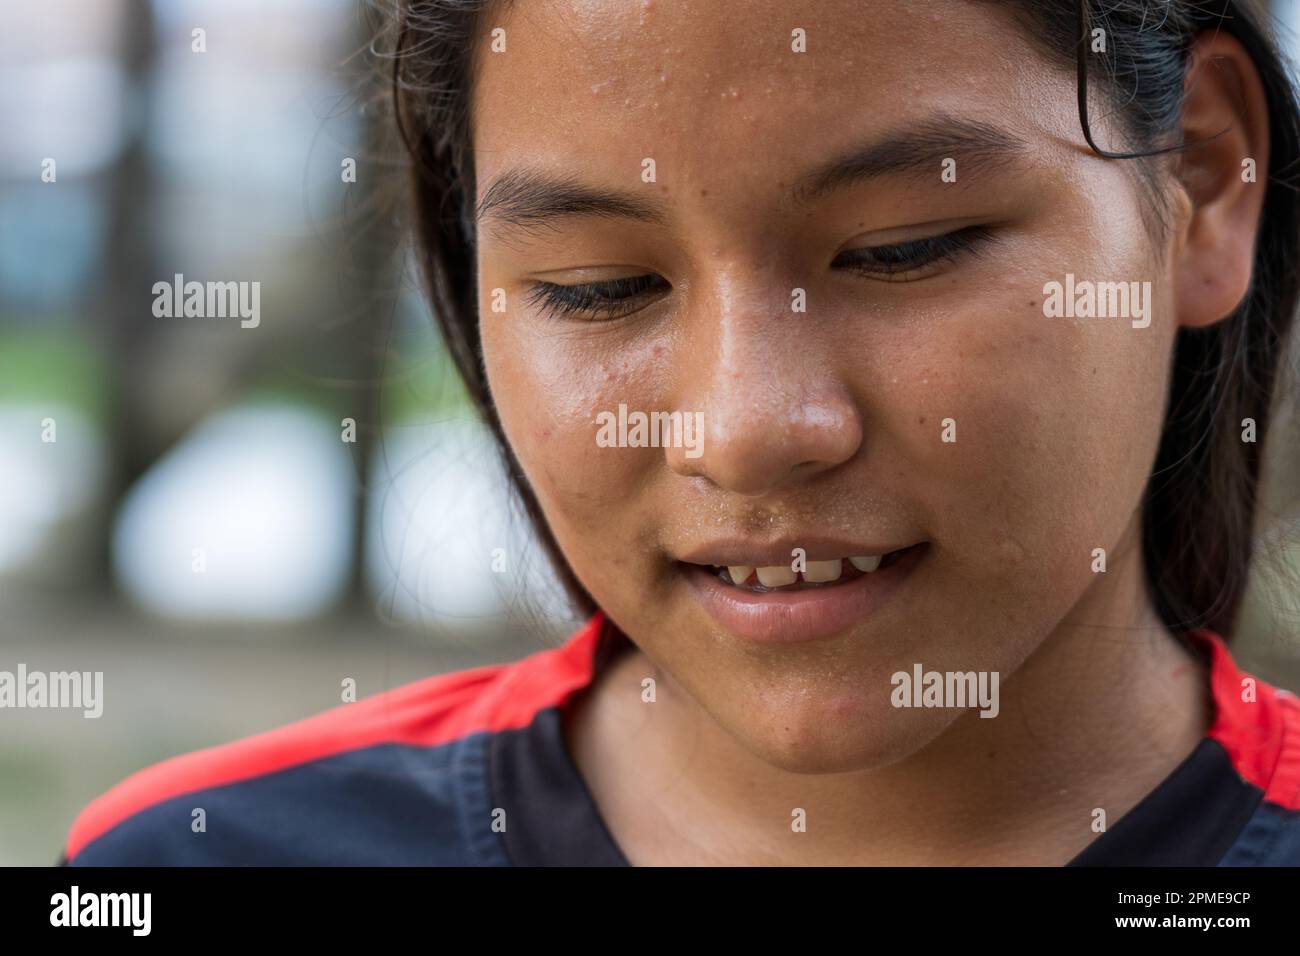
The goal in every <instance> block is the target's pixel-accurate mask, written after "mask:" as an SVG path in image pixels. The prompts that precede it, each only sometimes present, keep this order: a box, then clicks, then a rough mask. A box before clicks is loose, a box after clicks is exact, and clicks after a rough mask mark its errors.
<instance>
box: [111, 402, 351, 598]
mask: <svg viewBox="0 0 1300 956" xmlns="http://www.w3.org/2000/svg"><path fill="white" fill-rule="evenodd" d="M355 492H356V480H355V475H354V470H353V466H352V463H351V462H350V461H349V457H348V453H347V451H346V446H345V445H344V443H343V442H342V440H341V438H340V430H339V429H337V428H335V427H333V425H332V423H331V422H330V421H328V420H326V419H325V418H323V417H322V416H320V415H319V414H317V413H315V412H313V411H310V410H307V409H301V408H295V407H292V406H277V405H254V406H246V407H241V408H237V409H234V410H232V411H228V412H224V413H220V414H218V415H216V416H214V417H212V418H210V419H208V420H207V421H205V422H204V423H202V424H201V425H200V426H199V427H198V428H196V429H195V430H194V431H193V432H192V433H191V434H190V435H189V436H188V437H186V438H185V439H184V440H183V441H182V442H181V443H180V444H178V445H177V446H176V448H174V449H172V450H171V451H170V452H168V453H167V454H166V455H165V456H163V457H162V458H161V459H160V460H159V461H158V462H157V463H156V464H155V465H154V466H153V467H152V468H151V469H150V470H149V471H148V472H146V473H145V475H144V476H143V477H142V478H141V479H140V481H139V482H137V483H136V485H135V486H134V487H133V488H132V489H131V490H130V491H129V492H128V493H127V495H126V497H125V499H124V501H123V504H122V508H121V510H120V512H119V513H118V519H117V524H116V527H115V529H114V533H113V542H112V551H113V565H114V570H115V572H116V575H117V577H118V579H119V581H120V583H121V586H122V588H123V590H124V591H125V592H126V593H127V594H129V595H130V596H131V597H132V598H133V599H134V600H135V601H136V602H138V603H139V604H140V605H142V606H143V607H145V608H146V609H148V610H150V611H153V612H155V613H158V614H162V615H165V616H168V617H174V618H185V619H193V620H199V619H202V620H238V621H291V620H295V619H301V618H307V617H312V616H315V615H318V614H321V613H323V612H324V611H326V610H328V609H329V607H330V605H331V604H333V603H334V602H335V601H336V600H337V599H338V598H339V597H340V596H341V595H342V593H343V592H344V590H345V588H346V587H347V584H348V580H349V574H350V570H351V546H352V540H353V522H354V516H355V508H356V494H355Z"/></svg>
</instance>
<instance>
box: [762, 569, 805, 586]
mask: <svg viewBox="0 0 1300 956" xmlns="http://www.w3.org/2000/svg"><path fill="white" fill-rule="evenodd" d="M797 577H798V574H797V573H796V572H795V571H793V570H792V569H791V568H790V567H789V566H788V565H784V564H782V565H778V566H777V567H775V568H759V569H758V583H759V584H761V585H763V587H765V588H779V587H784V586H785V585H787V584H794V581H795V578H797Z"/></svg>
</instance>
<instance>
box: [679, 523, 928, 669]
mask: <svg viewBox="0 0 1300 956" xmlns="http://www.w3.org/2000/svg"><path fill="white" fill-rule="evenodd" d="M929 551H930V548H929V544H928V543H925V542H922V543H921V544H917V545H913V546H912V548H911V549H910V550H909V551H908V552H907V553H906V554H904V555H903V556H902V557H901V558H899V559H898V560H897V561H895V562H894V563H893V564H891V565H890V566H889V567H887V568H881V569H879V570H877V571H872V572H871V573H870V574H864V575H862V576H861V577H858V578H855V579H854V580H852V581H849V582H847V583H845V584H839V585H833V586H831V587H820V588H807V589H802V590H797V591H767V592H756V591H746V590H743V589H741V588H738V587H734V586H732V585H730V584H725V583H723V581H721V580H720V579H719V578H718V576H717V574H715V573H713V572H711V571H709V569H708V568H705V567H701V566H700V565H689V564H688V565H683V568H684V573H685V574H686V578H687V580H688V581H689V582H690V585H691V588H692V590H693V591H694V592H695V595H696V597H697V598H698V599H699V601H700V604H702V605H703V606H704V609H705V610H706V611H707V612H708V613H709V614H710V616H712V617H713V619H714V620H715V621H717V622H718V623H719V624H721V625H722V626H723V628H725V629H726V630H727V631H729V632H731V633H732V634H735V635H737V636H738V637H743V638H747V639H749V640H752V641H758V642H761V643H765V644H793V643H798V642H802V641H815V640H818V639H820V638H825V637H831V636H833V635H835V634H838V633H840V632H841V631H844V630H846V629H848V628H850V627H852V626H853V625H855V624H860V623H861V622H862V621H864V620H866V619H867V618H868V617H870V616H871V615H872V614H874V613H875V612H876V611H877V610H879V609H880V608H881V607H882V606H883V605H884V604H885V602H887V601H888V600H889V599H890V598H892V597H893V596H894V593H895V592H896V591H898V589H899V588H900V587H901V586H902V584H903V582H904V581H906V580H907V579H908V578H909V577H910V576H911V574H912V571H913V570H914V569H915V568H916V566H917V565H918V564H920V563H921V562H922V561H923V560H924V559H925V557H926V556H927V555H928V554H929Z"/></svg>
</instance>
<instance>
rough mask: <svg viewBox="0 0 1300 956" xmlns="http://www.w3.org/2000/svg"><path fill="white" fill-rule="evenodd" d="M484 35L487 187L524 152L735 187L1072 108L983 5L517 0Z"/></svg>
mask: <svg viewBox="0 0 1300 956" xmlns="http://www.w3.org/2000/svg"><path fill="white" fill-rule="evenodd" d="M498 27H499V28H502V29H503V30H504V31H505V39H506V46H505V50H504V51H503V52H495V53H494V52H489V47H488V46H487V45H486V44H487V43H488V42H489V37H490V34H491V31H492V30H493V29H494V28H498ZM796 31H801V33H799V34H796ZM800 39H802V42H803V44H804V49H805V52H796V46H795V44H796V43H797V42H798V41H799V40H800ZM479 42H480V43H483V44H485V45H484V46H483V47H481V49H482V51H483V52H482V55H481V56H480V57H479V63H478V68H477V74H476V83H475V91H474V98H473V103H472V110H473V128H474V153H475V170H476V181H477V188H478V191H479V195H480V196H481V195H482V192H483V190H484V186H485V183H487V182H489V181H490V180H491V179H492V178H493V177H494V175H496V174H498V173H500V172H501V171H503V170H505V169H507V168H510V167H513V166H517V165H518V164H519V163H520V162H521V161H523V162H527V164H528V165H529V166H530V167H532V168H535V169H540V170H549V171H552V172H555V173H563V174H566V175H571V176H576V177H578V178H582V179H590V180H600V181H604V182H609V183H616V182H621V183H624V184H626V183H627V182H629V181H630V180H634V179H636V178H638V177H640V175H641V173H642V168H643V167H642V163H643V161H644V160H645V159H647V158H650V159H654V161H655V165H656V176H657V178H658V180H659V181H661V182H672V183H676V184H679V185H687V184H689V185H691V186H692V187H696V186H698V187H699V188H701V189H710V190H712V189H718V190H722V191H727V190H728V187H730V190H731V192H732V193H733V194H734V195H743V194H744V193H745V192H746V190H747V189H754V188H758V186H759V184H760V183H761V184H762V187H763V188H764V189H765V190H767V189H770V188H771V187H772V186H773V185H775V184H777V183H778V182H781V183H782V184H784V182H787V181H788V178H789V177H791V176H793V175H794V174H796V173H797V172H798V171H799V170H801V169H804V168H806V167H807V166H808V165H809V164H810V163H812V162H815V161H816V159H818V158H820V157H822V156H824V155H825V154H826V153H827V152H828V151H833V150H834V149H836V148H837V147H840V146H846V145H848V144H850V143H851V142H853V141H855V140H861V139H862V138H863V137H864V136H869V135H870V134H872V133H876V132H884V131H893V130H896V129H898V128H899V127H901V126H905V125H906V124H907V123H909V122H912V121H921V122H924V120H925V119H926V118H927V117H928V116H934V115H944V114H946V115H955V116H963V117H967V118H970V119H973V120H977V121H985V122H989V123H996V124H999V125H1001V126H1004V127H1006V128H1008V129H1010V130H1012V131H1014V132H1016V133H1018V134H1021V135H1022V136H1024V135H1025V134H1028V135H1027V136H1025V138H1027V139H1032V138H1034V137H1035V135H1037V136H1038V137H1041V136H1042V135H1043V134H1044V133H1047V134H1049V135H1052V136H1059V137H1066V136H1069V135H1070V129H1069V122H1070V121H1071V120H1072V119H1073V118H1074V116H1075V114H1074V112H1073V109H1074V107H1073V85H1072V80H1071V79H1070V77H1069V75H1068V73H1067V72H1066V71H1061V70H1054V69H1051V68H1050V67H1049V65H1048V64H1046V63H1045V62H1044V61H1043V60H1042V59H1041V57H1040V55H1039V54H1037V52H1036V51H1035V50H1034V48H1033V47H1031V45H1030V44H1029V43H1028V42H1027V41H1026V40H1025V39H1024V38H1023V37H1022V36H1021V35H1020V33H1019V31H1018V28H1017V26H1016V20H1015V18H1014V10H1013V9H1009V7H1008V5H1007V4H1003V3H993V2H986V0H883V2H871V0H706V2H701V0H545V2H541V0H511V2H510V3H509V4H505V5H497V6H496V7H495V8H493V9H492V10H491V11H490V12H489V13H488V15H487V16H486V19H485V20H484V22H483V23H482V25H481V34H480V41H479Z"/></svg>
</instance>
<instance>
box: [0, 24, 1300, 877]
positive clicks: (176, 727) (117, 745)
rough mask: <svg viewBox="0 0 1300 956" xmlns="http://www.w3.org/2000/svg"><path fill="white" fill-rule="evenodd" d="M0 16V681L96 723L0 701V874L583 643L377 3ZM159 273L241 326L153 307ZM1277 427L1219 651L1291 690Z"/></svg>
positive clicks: (1285, 479) (1285, 458)
mask: <svg viewBox="0 0 1300 956" xmlns="http://www.w3.org/2000/svg"><path fill="white" fill-rule="evenodd" d="M1295 8H1296V3H1295V0H1284V2H1281V3H1276V4H1274V9H1275V11H1276V13H1277V15H1278V17H1279V19H1280V20H1281V21H1282V22H1283V23H1284V24H1285V25H1287V26H1289V28H1290V30H1291V31H1294V29H1295V28H1296V27H1297V26H1300V15H1298V12H1297V10H1296V9H1295ZM0 10H2V12H0V670H7V671H16V669H17V668H18V665H19V664H20V663H21V664H25V665H26V667H27V669H28V670H29V671H47V672H48V671H59V670H77V671H102V672H103V673H104V712H103V716H102V717H100V718H98V719H93V720H88V719H85V718H84V717H83V716H82V714H81V711H79V710H57V709H44V710H13V709H9V710H0V865H14V864H34V865H45V864H50V863H53V862H54V861H55V860H56V859H57V857H58V855H59V850H60V848H61V845H62V841H63V838H64V836H65V834H66V831H67V828H68V826H69V824H70V823H71V821H72V819H73V818H74V816H75V815H76V813H77V812H78V811H79V810H80V809H81V808H82V807H83V806H84V805H85V804H86V803H87V802H88V801H90V800H91V799H93V798H94V797H95V796H97V795H98V794H100V793H102V792H103V791H104V790H106V789H107V788H108V787H110V786H111V785H113V784H114V783H116V782H117V781H119V780H121V779H122V778H123V777H125V776H127V775H128V774H130V773H131V772H133V771H135V770H137V769H139V768H141V767H143V766H145V765H147V764H150V763H153V762H155V761H158V760H162V759H164V758H167V757H170V756H174V755H176V754H178V753H181V752H184V751H188V750H193V749H195V748H199V747H204V746H209V745H213V744H218V743H222V742H225V741H228V740H232V739H234V738H237V737H241V736H245V735H248V734H251V733H255V732H257V731H261V730H265V729H268V728H271V727H274V726H277V725H280V724H283V723H287V722H289V721H292V720H294V719H297V718H300V717H304V716H308V715H310V714H313V713H317V712H319V711H322V710H325V709H327V708H329V707H332V706H335V705H337V704H338V703H340V701H341V686H342V682H343V681H345V680H346V679H348V678H351V679H353V680H354V681H355V682H356V690H357V695H358V697H363V696H368V695H370V694H373V693H376V692H379V691H382V690H384V689H386V688H389V687H392V686H396V685H398V684H402V683H406V682H407V681H411V680H415V679H417V678H420V677H424V676H427V675H429V674H433V673H437V672H441V671H445V670H451V669H457V668H461V667H468V666H472V665H475V664H479V663H486V662H490V661H500V660H508V659H512V658H516V657H519V656H521V655H523V654H525V653H529V652H531V651H534V650H537V649H539V648H540V647H542V646H545V645H546V644H548V643H554V642H555V641H558V640H560V639H562V638H563V636H564V635H566V634H567V633H569V631H571V629H572V628H573V627H575V626H576V625H577V623H578V622H577V621H576V620H574V619H572V618H571V617H570V616H569V611H568V609H567V607H566V605H565V604H564V602H563V599H562V598H561V597H560V595H559V592H558V588H557V587H556V585H555V582H554V579H553V576H552V574H551V572H550V570H549V568H547V567H546V565H545V561H544V559H543V558H542V556H541V552H540V550H539V549H538V547H537V546H536V542H535V540H534V538H533V537H532V535H531V532H530V531H529V529H528V528H527V525H526V523H525V522H524V521H523V519H522V516H521V513H520V512H519V510H518V508H517V506H516V504H515V503H514V502H513V501H512V500H511V498H510V496H509V493H508V491H507V488H506V485H505V483H504V480H503V476H502V471H501V465H500V462H499V461H498V459H497V457H496V454H495V451H494V450H493V448H492V445H491V443H490V441H489V440H488V438H487V436H486V434H485V432H484V430H483V429H482V428H481V427H480V426H479V425H477V424H476V423H475V422H474V420H473V417H472V415H471V414H470V413H469V411H468V407H467V404H466V402H465V400H464V397H463V395H462V393H461V391H460V389H459V385H458V383H457V382H456V381H455V379H454V376H453V374H452V372H451V369H450V366H449V364H448V362H447V358H446V355H445V353H444V352H443V350H442V347H441V344H440V342H439V341H438V339H437V337H436V334H435V333H434V331H433V323H432V319H431V317H430V315H429V313H428V308H427V306H426V305H425V304H424V302H423V301H422V297H421V295H420V292H419V286H418V278H417V274H416V270H415V269H414V267H413V264H412V261H411V258H410V254H409V249H408V247H407V244H406V242H405V241H404V237H403V236H402V235H401V234H400V233H399V230H398V227H397V223H396V220H395V215H394V209H393V207H392V205H391V203H392V199H391V196H390V195H389V193H391V191H392V188H393V185H394V182H395V181H396V179H397V178H398V176H399V175H400V172H399V170H398V169H397V168H396V165H395V160H394V156H393V152H392V150H391V140H390V132H391V131H390V130H389V128H388V126H387V123H386V113H385V112H384V111H383V110H382V109H376V108H374V107H373V105H368V104H369V101H370V100H372V99H373V97H374V95H375V94H376V92H377V91H376V88H375V86H374V84H373V70H374V63H373V61H371V60H370V59H369V58H367V57H366V56H365V55H364V50H365V47H366V45H367V44H368V42H369V40H370V35H371V30H372V28H373V26H374V20H373V16H372V15H371V14H369V13H367V11H366V8H365V7H364V6H363V5H361V4H358V3H357V2H356V0H276V2H274V3H266V2H262V0H258V2H254V0H158V2H155V3H149V2H146V0H41V2H40V3H34V4H25V3H18V2H16V0H5V2H4V3H3V7H2V8H0ZM196 30H199V31H201V33H196V32H195V31H196ZM1287 35H1288V36H1289V37H1292V38H1293V37H1294V32H1289V33H1288V34H1287ZM1287 42H1288V44H1289V47H1290V49H1291V51H1292V52H1293V54H1294V53H1295V52H1300V46H1298V45H1297V44H1296V43H1295V41H1294V39H1289V40H1288V41H1287ZM200 47H202V49H201V50H200ZM177 274H180V275H183V276H184V281H198V282H209V281H222V282H224V281H236V282H251V281H257V282H259V283H260V310H261V321H260V323H259V324H258V325H257V326H256V327H255V328H252V327H250V328H244V327H242V325H241V322H240V319H239V318H238V317H237V316H236V317H233V318H198V317H188V318H186V317H176V318H159V317H156V316H155V314H154V312H153V306H154V300H155V295H154V293H153V286H154V283H156V282H158V281H160V280H161V281H165V282H168V283H170V282H172V279H173V277H174V276H175V275H177ZM1292 394H1293V395H1294V394H1295V393H1294V392H1293V393H1292ZM1283 411H1284V413H1286V414H1287V415H1289V416H1290V417H1289V418H1288V419H1284V420H1281V421H1279V422H1278V424H1277V426H1276V427H1277V428H1278V432H1277V435H1276V436H1275V437H1274V439H1273V450H1274V451H1275V452H1276V453H1277V454H1276V456H1275V461H1274V462H1273V464H1272V465H1271V473H1270V484H1269V488H1268V491H1267V498H1266V501H1265V511H1266V513H1267V514H1268V515H1269V525H1268V528H1267V529H1266V532H1265V534H1264V535H1263V536H1262V538H1261V546H1262V547H1263V548H1264V549H1265V551H1266V552H1267V560H1268V563H1267V564H1266V565H1265V566H1263V567H1261V569H1260V573H1259V574H1257V576H1256V586H1255V589H1254V591H1253V592H1252V595H1251V598H1250V601H1249V604H1248V607H1247V609H1246V612H1245V616H1244V619H1243V631H1242V633H1241V635H1240V637H1239V643H1238V645H1237V648H1238V654H1239V657H1240V658H1241V660H1242V662H1243V663H1244V665H1245V666H1247V667H1249V668H1252V669H1254V670H1255V671H1256V672H1258V673H1259V674H1260V675H1261V676H1264V677H1266V678H1268V679H1271V680H1273V681H1275V682H1276V683H1279V684H1281V685H1282V686H1287V687H1292V688H1295V687H1300V648H1297V647H1296V645H1295V644H1294V643H1293V641H1292V639H1291V638H1290V637H1288V635H1294V634H1296V633H1297V627H1296V623H1297V621H1300V608H1298V607H1297V600H1296V593H1295V588H1294V585H1293V584H1289V583H1288V580H1289V579H1288V577H1287V574H1288V572H1289V573H1290V574H1292V575H1295V574H1300V550H1297V549H1300V541H1297V537H1298V535H1297V534H1296V530H1295V521H1296V516H1295V514H1294V512H1293V511H1292V510H1291V508H1292V506H1293V505H1294V503H1295V502H1296V500H1297V496H1298V495H1300V440H1297V434H1298V430H1297V424H1296V421H1297V418H1298V417H1300V416H1296V415H1295V411H1296V409H1295V402H1294V400H1292V401H1290V402H1289V404H1288V405H1287V407H1286V408H1284V409H1283ZM1288 503H1290V504H1288ZM1279 529H1280V530H1279ZM1291 580H1293V579H1291Z"/></svg>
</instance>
